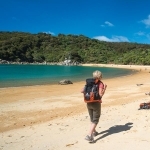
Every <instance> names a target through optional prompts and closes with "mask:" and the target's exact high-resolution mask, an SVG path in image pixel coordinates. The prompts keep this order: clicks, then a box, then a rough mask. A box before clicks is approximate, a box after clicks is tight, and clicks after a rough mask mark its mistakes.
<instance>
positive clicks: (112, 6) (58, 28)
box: [0, 0, 150, 44]
mask: <svg viewBox="0 0 150 150" xmlns="http://www.w3.org/2000/svg"><path fill="white" fill-rule="evenodd" d="M0 31H10V32H12V31H18V32H29V33H34V34H36V33H39V32H44V33H47V34H51V35H53V36H57V35H58V34H65V35H68V34H72V35H84V36H86V37H89V38H91V39H98V40H100V41H108V42H133V43H135V42H136V43H142V44H150V0H0Z"/></svg>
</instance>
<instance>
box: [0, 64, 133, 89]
mask: <svg viewBox="0 0 150 150" xmlns="http://www.w3.org/2000/svg"><path fill="white" fill-rule="evenodd" d="M95 70H100V71H101V72H102V74H103V79H107V78H114V77H119V76H126V75H130V74H132V73H133V71H132V70H129V69H119V68H107V67H106V68H105V67H93V66H92V67H90V66H89V67H87V66H59V65H13V64H12V65H10V64H9V65H8V64H0V88H4V87H19V86H32V85H46V84H58V82H59V81H60V80H63V79H68V80H71V81H72V82H78V81H84V80H85V79H86V78H89V77H92V72H93V71H95Z"/></svg>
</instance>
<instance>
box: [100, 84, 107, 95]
mask: <svg viewBox="0 0 150 150" xmlns="http://www.w3.org/2000/svg"><path fill="white" fill-rule="evenodd" d="M106 88H107V85H106V84H104V85H103V86H100V87H99V95H100V97H102V96H103V95H104V94H105V90H106Z"/></svg>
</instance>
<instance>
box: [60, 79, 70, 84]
mask: <svg viewBox="0 0 150 150" xmlns="http://www.w3.org/2000/svg"><path fill="white" fill-rule="evenodd" d="M58 84H61V85H67V84H73V83H72V82H71V81H70V80H67V79H65V80H61V81H59V82H58Z"/></svg>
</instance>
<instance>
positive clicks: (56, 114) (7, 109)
mask: <svg viewBox="0 0 150 150" xmlns="http://www.w3.org/2000/svg"><path fill="white" fill-rule="evenodd" d="M99 66H103V67H116V68H117V67H118V68H129V69H136V70H138V72H136V73H135V74H132V75H129V76H124V77H117V78H113V79H106V80H103V82H104V83H106V84H107V86H108V88H107V91H106V93H105V95H104V97H103V100H102V101H103V102H102V115H101V118H100V122H99V124H98V126H97V131H98V132H99V135H98V136H96V137H95V143H93V144H90V143H88V142H87V141H86V140H84V138H85V136H86V134H87V132H88V129H89V125H90V120H89V116H88V113H87V109H86V103H84V101H83V95H82V93H80V90H81V89H82V87H83V86H84V84H85V83H84V81H83V82H78V83H74V84H70V85H43V86H29V87H13V88H1V89H0V150H10V149H11V150H68V149H69V150H91V149H105V150H110V149H122V150H127V149H136V150H143V149H144V150H148V149H150V145H149V143H150V136H149V133H150V126H149V125H150V109H142V110H139V105H140V103H143V102H149V101H150V95H148V93H149V92H150V66H121V65H104V64H101V65H99Z"/></svg>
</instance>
